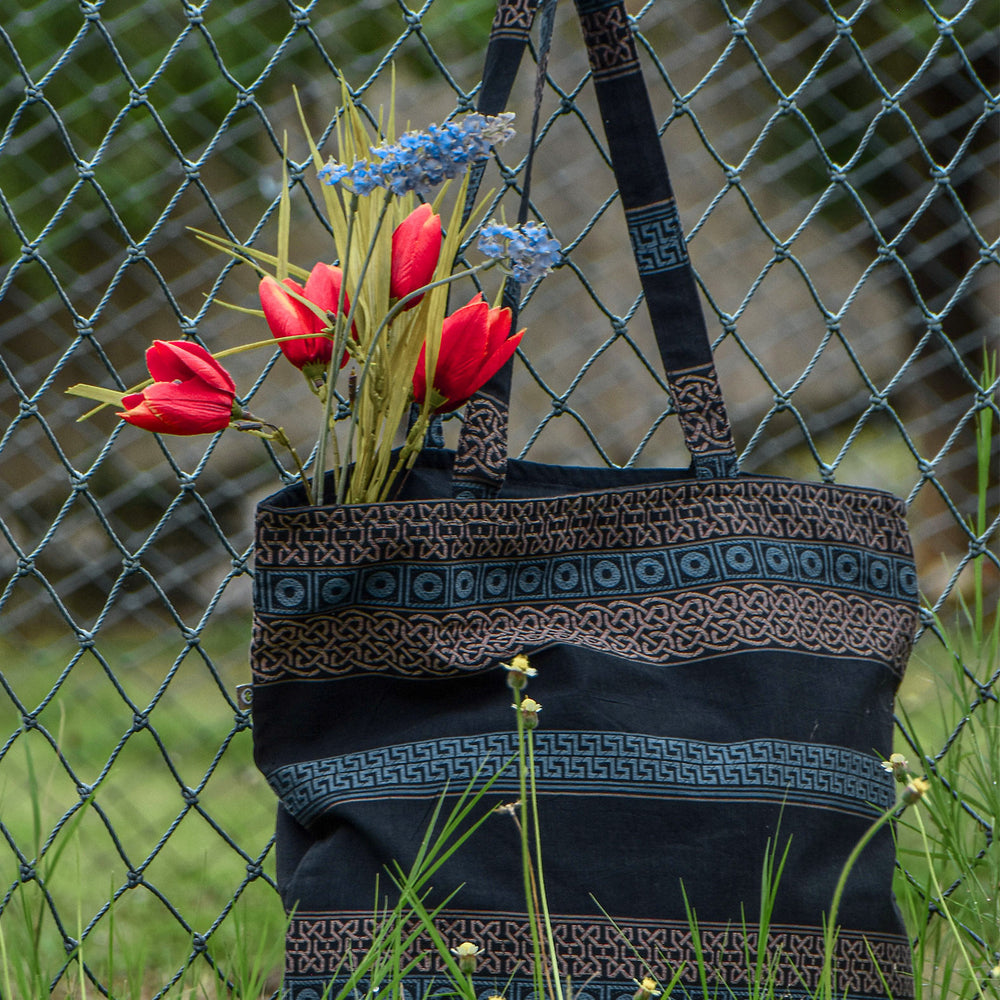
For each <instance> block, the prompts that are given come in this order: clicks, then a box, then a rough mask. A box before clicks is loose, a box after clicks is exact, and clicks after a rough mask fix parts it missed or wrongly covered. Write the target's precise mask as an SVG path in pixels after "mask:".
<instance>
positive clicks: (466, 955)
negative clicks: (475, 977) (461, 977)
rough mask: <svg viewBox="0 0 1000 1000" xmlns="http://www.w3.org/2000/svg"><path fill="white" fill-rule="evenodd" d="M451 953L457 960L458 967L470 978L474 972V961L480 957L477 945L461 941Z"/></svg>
mask: <svg viewBox="0 0 1000 1000" xmlns="http://www.w3.org/2000/svg"><path fill="white" fill-rule="evenodd" d="M451 953H452V954H453V955H454V956H455V957H456V958H457V959H458V967H459V969H461V971H462V972H464V973H465V974H466V975H467V976H471V975H472V973H473V972H475V971H476V959H477V958H478V957H479V955H480V950H479V947H478V945H474V944H473V943H472V942H471V941H463V942H462V943H461V944H460V945H459V946H458V947H457V948H452V949H451Z"/></svg>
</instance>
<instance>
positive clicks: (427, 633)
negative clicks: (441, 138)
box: [252, 0, 918, 1000]
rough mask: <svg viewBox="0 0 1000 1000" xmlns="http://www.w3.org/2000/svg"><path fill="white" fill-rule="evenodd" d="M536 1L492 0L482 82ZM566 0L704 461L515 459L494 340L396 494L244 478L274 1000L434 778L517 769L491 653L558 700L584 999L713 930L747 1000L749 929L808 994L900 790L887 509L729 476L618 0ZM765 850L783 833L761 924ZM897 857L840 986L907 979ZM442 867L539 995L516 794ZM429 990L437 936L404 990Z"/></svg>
mask: <svg viewBox="0 0 1000 1000" xmlns="http://www.w3.org/2000/svg"><path fill="white" fill-rule="evenodd" d="M534 6H535V5H534V4H531V3H526V2H524V0H521V2H509V3H508V2H507V0H501V3H500V9H499V12H498V15H497V19H496V21H495V22H494V38H493V40H492V43H491V46H490V52H489V54H488V56H487V78H488V79H487V81H486V82H484V91H485V92H484V95H483V100H484V102H485V103H486V104H487V105H489V106H491V107H493V108H500V107H502V106H503V104H504V101H505V99H506V94H505V93H504V92H503V91H504V88H509V84H510V81H511V80H512V79H513V75H514V71H516V68H517V64H518V61H519V60H520V55H521V50H522V49H523V45H524V41H525V39H526V38H527V32H528V29H529V27H530V20H531V16H532V15H533V13H534ZM577 7H578V12H579V15H580V19H581V24H582V28H583V34H584V38H585V40H586V42H587V45H588V50H589V52H590V57H591V66H592V68H593V70H594V76H595V85H596V86H597V91H598V97H599V99H600V101H601V106H602V109H603V110H604V116H605V118H606V124H607V131H608V139H609V148H610V150H611V153H612V159H613V164H614V167H615V172H616V176H617V178H618V181H619V185H620V188H621V193H622V200H623V204H624V207H625V211H626V218H627V222H628V229H629V237H630V239H631V243H632V248H633V252H634V255H635V260H636V266H637V269H638V271H639V275H640V278H641V280H642V282H643V287H644V290H645V292H646V298H647V303H648V305H649V308H650V312H651V314H652V317H653V322H654V330H655V332H656V336H657V342H658V345H659V347H660V354H661V357H662V360H663V365H664V371H665V374H666V379H667V383H668V386H669V389H670V393H671V398H672V400H673V402H674V405H675V407H676V409H677V412H678V415H679V418H680V426H681V431H682V433H683V435H684V440H685V443H686V444H687V447H688V450H689V452H690V454H691V458H692V464H691V467H690V468H688V469H672V470H670V469H646V470H639V469H581V468H572V467H566V466H555V465H539V464H534V463H529V462H523V461H518V460H508V451H507V442H506V426H507V422H506V416H507V409H508V400H509V392H510V369H509V368H508V369H506V370H505V371H504V372H502V373H500V375H498V377H497V378H496V379H494V380H492V381H491V383H490V384H489V385H487V386H486V387H485V389H484V391H483V392H482V393H481V394H480V395H479V396H478V397H476V398H474V399H473V401H472V402H471V403H470V405H469V407H468V408H467V410H466V414H465V421H464V427H463V432H462V436H461V440H460V442H459V446H458V448H457V450H456V452H451V451H448V450H445V449H443V448H438V447H432V448H428V449H426V450H425V451H424V452H423V453H422V454H421V456H420V458H419V460H418V462H417V465H416V467H415V468H414V469H413V471H412V472H411V473H410V474H409V475H408V476H407V478H406V480H405V482H404V483H403V485H402V487H401V489H400V491H399V493H398V495H397V496H395V497H394V499H393V500H392V501H390V502H388V503H380V504H369V505H357V506H340V507H338V506H329V507H322V508H316V507H311V506H308V505H307V504H306V503H305V498H304V494H303V492H302V490H301V489H300V488H299V487H291V488H289V489H286V490H284V491H282V492H280V493H278V494H276V495H275V496H273V497H271V498H270V499H268V500H266V501H264V502H263V503H262V504H261V505H260V506H259V508H258V511H257V520H256V550H255V570H254V634H253V643H252V662H253V671H254V684H255V690H254V747H255V757H256V761H257V764H258V766H259V767H260V769H261V771H262V772H263V773H264V775H265V776H266V777H267V780H268V782H269V783H270V785H271V787H272V789H273V790H274V792H275V794H276V796H277V798H278V802H279V806H278V825H277V862H278V872H277V875H278V884H279V887H280V889H281V892H282V895H283V899H284V902H285V905H286V907H287V908H288V910H289V912H290V914H291V922H290V925H289V930H288V937H287V947H286V975H285V989H286V993H287V996H288V997H289V998H290V1000H307V998H308V1000H314V998H318V997H319V996H320V995H321V994H322V992H323V990H324V989H325V988H327V986H329V985H330V984H331V983H333V984H334V987H336V986H337V985H338V983H343V981H344V979H345V977H346V973H347V970H349V969H350V968H351V967H352V966H353V965H354V964H355V963H356V962H357V960H358V959H359V958H360V956H361V955H362V954H363V953H364V951H365V949H366V947H367V944H368V942H369V941H370V939H371V935H372V930H373V915H374V913H375V911H376V908H377V907H378V906H379V900H378V899H377V897H376V885H378V886H380V892H383V893H385V894H386V895H388V896H390V897H391V895H392V894H391V891H389V890H391V883H390V881H389V880H388V879H387V877H386V869H387V866H390V865H392V864H393V863H396V864H399V865H400V866H402V867H403V869H407V868H408V867H409V866H410V865H411V864H412V863H413V861H414V858H415V856H416V853H417V850H418V846H419V844H420V842H421V838H422V837H423V835H424V833H425V831H426V829H427V826H428V824H429V822H430V820H431V817H432V815H433V812H434V809H435V807H436V805H437V804H438V803H439V801H441V800H442V797H444V798H445V799H446V800H449V799H450V800H453V799H454V796H455V795H456V794H458V792H460V791H461V790H463V789H465V788H467V787H472V788H476V787H481V785H482V783H483V782H485V781H487V780H492V779H495V783H494V784H493V785H492V786H491V788H490V791H489V793H488V794H487V795H486V797H485V801H484V803H483V808H484V809H489V808H493V807H495V806H498V805H501V804H504V803H509V802H510V801H511V800H512V799H514V798H516V797H517V794H518V785H517V782H516V774H515V773H514V772H513V771H507V770H503V769H502V768H501V765H502V764H503V763H504V762H505V761H507V760H508V759H509V758H510V756H511V754H512V753H513V752H514V750H515V742H514V740H515V735H514V721H513V719H512V716H513V713H512V711H511V698H510V693H509V691H507V689H506V687H505V683H504V680H505V671H504V670H503V667H502V664H503V663H504V662H509V661H510V659H511V658H512V657H513V656H515V655H517V654H519V653H525V654H527V655H528V656H529V657H530V660H531V665H532V666H533V667H535V668H536V669H537V670H538V676H537V677H536V678H534V679H532V681H531V683H530V694H531V696H532V697H533V698H535V699H536V700H537V701H539V702H541V703H542V705H543V706H544V712H543V713H542V715H541V716H540V722H541V726H540V728H539V729H538V730H537V732H536V733H535V740H536V754H535V774H536V781H537V791H538V808H539V824H540V829H541V837H542V857H543V859H544V866H545V886H546V892H547V897H548V903H549V907H550V910H551V915H552V917H551V920H552V932H553V936H554V938H555V941H556V945H557V950H558V954H559V956H560V963H561V965H560V968H559V969H558V970H557V971H558V973H559V975H560V976H563V977H564V976H567V975H568V976H570V977H571V980H572V983H573V987H572V995H573V996H582V997H587V998H592V1000H619V998H621V1000H624V998H626V997H629V998H631V997H632V996H633V994H634V993H635V989H636V987H635V983H634V982H633V980H635V979H642V978H643V977H644V976H646V975H652V976H654V977H655V978H657V979H658V980H660V981H661V982H663V981H666V980H668V979H669V978H670V975H671V974H672V972H673V971H675V970H676V969H678V968H681V967H682V966H683V972H682V977H681V984H682V988H683V987H691V986H695V985H697V983H698V969H697V954H698V951H699V948H700V951H701V953H702V955H703V956H704V960H705V962H706V964H707V965H708V966H709V967H710V968H711V969H712V970H713V972H712V974H711V976H712V977H714V978H711V979H710V981H711V982H712V983H713V984H714V985H717V986H718V987H719V990H720V994H719V995H720V996H722V995H724V996H727V997H737V998H739V997H741V996H745V995H747V991H748V989H749V986H750V984H749V981H748V972H747V965H748V958H747V956H748V954H750V955H751V956H753V955H754V954H755V953H756V951H757V950H758V949H759V948H762V947H766V948H767V949H768V951H769V954H770V956H771V958H772V959H773V961H774V962H775V963H776V964H775V967H774V968H775V977H776V982H775V985H776V986H777V987H778V988H779V989H780V991H781V995H782V996H788V997H805V996H807V995H809V993H810V991H811V990H814V989H815V987H816V985H817V983H818V980H819V976H820V974H821V970H822V967H823V931H822V926H823V918H824V914H825V913H826V912H827V911H828V910H829V908H830V905H831V901H832V897H833V894H834V889H835V885H836V883H837V879H838V877H839V875H840V872H841V869H842V867H843V865H844V863H845V861H846V860H847V858H848V855H849V854H850V853H851V851H852V849H853V848H854V845H855V844H856V843H857V842H858V841H859V839H860V838H861V837H862V835H863V833H864V832H865V830H866V829H867V828H868V826H869V825H870V824H871V823H872V821H873V820H874V819H875V818H877V817H878V816H879V815H880V814H881V813H882V812H884V811H885V810H886V809H887V808H889V807H891V805H892V803H893V799H894V786H893V779H892V777H891V775H890V774H889V773H887V771H886V770H885V769H884V768H883V767H882V766H881V763H880V762H881V760H882V758H884V757H887V756H888V754H889V752H890V750H891V748H892V736H893V703H894V698H895V693H896V690H897V687H898V684H899V682H900V679H901V677H902V673H903V670H904V668H905V664H906V660H907V657H908V655H909V651H910V646H911V643H912V638H913V635H914V632H915V630H916V626H917V622H918V610H917V608H918V601H917V582H916V573H915V569H914V564H913V556H912V551H911V544H910V539H909V535H908V533H907V529H906V524H905V519H904V513H905V512H904V509H903V504H902V502H901V501H900V500H897V499H896V498H894V497H892V496H890V495H888V494H885V493H882V492H879V491H874V490H866V489H858V488H852V487H847V486H837V485H832V484H826V483H823V484H821V483H803V482H794V481H790V480H786V479H779V478H768V477H763V476H749V475H744V474H741V473H739V472H738V470H737V468H736V460H735V447H734V445H733V440H732V434H731V431H730V426H729V421H728V418H727V416H726V410H725V406H724V403H723V397H722V392H721V390H720V387H719V384H718V379H717V377H716V373H715V369H714V367H713V365H712V362H711V351H710V349H709V346H708V344H709V342H708V335H707V331H706V329H705V325H704V319H703V317H702V315H701V312H700V305H699V303H698V299H697V293H696V290H695V285H694V281H693V276H692V272H691V268H690V262H689V261H688V257H687V251H686V249H685V248H684V245H683V238H682V236H681V228H680V222H679V218H678V214H677V210H676V206H675V204H674V202H673V196H672V193H671V189H670V184H669V179H668V178H667V176H666V165H665V163H664V162H663V155H662V151H661V150H660V147H659V141H658V137H657V132H656V125H655V121H654V119H653V117H652V113H651V111H650V110H649V102H648V97H647V96H646V94H645V89H644V85H643V83H642V76H641V73H640V72H639V64H638V60H637V59H636V57H635V52H636V49H635V44H634V40H633V39H632V38H631V32H630V30H629V23H628V17H627V14H626V13H625V9H624V6H623V4H621V3H620V2H618V3H608V2H595V0H578V3H577ZM508 291H509V289H508ZM330 494H332V490H331V491H329V493H328V495H330ZM768 845H772V847H773V848H775V849H776V850H777V851H778V852H779V854H780V853H781V852H783V851H784V850H785V848H786V847H787V851H788V854H787V864H786V867H785V870H784V874H783V877H782V880H781V883H780V886H779V889H778V893H777V899H776V903H775V906H774V911H773V914H772V917H771V923H770V926H769V929H768V933H767V937H766V940H761V938H762V935H761V930H760V927H759V924H758V921H759V910H760V895H761V870H762V866H763V865H764V861H765V853H766V851H767V849H768ZM893 869H894V851H893V842H892V835H891V831H890V830H889V829H888V828H883V830H882V831H881V832H880V834H879V835H877V836H876V837H875V838H874V839H873V840H872V841H871V843H870V844H869V845H868V846H867V847H866V848H865V850H864V851H863V852H862V854H861V856H860V858H859V859H858V862H857V864H856V866H855V868H854V869H853V872H852V874H851V877H850V879H849V880H848V883H847V888H846V891H845V893H844V897H843V900H842V902H841V906H840V910H839V913H838V922H839V923H840V925H841V927H842V929H841V932H840V936H839V939H838V943H837V949H836V953H835V956H834V967H835V990H836V995H837V996H839V997H843V998H845V1000H878V998H885V997H888V996H892V997H894V998H896V1000H905V998H908V997H912V995H913V989H912V970H911V968H910V955H909V947H908V942H907V939H906V936H905V934H904V931H903V926H902V923H901V921H900V919H899V915H898V913H897V910H896V907H895V905H894V901H893V898H892V892H891V883H892V875H893ZM433 885H434V891H433V893H432V895H431V898H430V899H429V901H428V903H429V905H434V904H435V902H436V901H439V900H443V899H445V898H446V897H449V896H450V898H448V902H447V906H446V907H445V908H444V909H443V910H442V912H441V913H440V914H439V915H438V919H437V928H438V930H439V931H440V933H441V934H442V936H443V938H444V940H445V941H446V942H447V944H448V945H449V946H450V947H456V946H457V945H458V944H459V943H461V942H463V941H471V942H473V943H475V944H477V945H478V946H479V948H480V949H481V952H482V955H481V958H480V961H479V967H478V971H477V978H476V989H477V991H478V993H479V995H481V996H489V995H493V994H496V995H502V996H504V997H507V998H508V1000H527V997H528V996H529V995H530V994H531V993H532V992H533V990H534V986H533V979H532V953H531V952H532V949H531V944H530V941H531V934H530V928H529V926H528V918H527V914H526V903H525V899H524V887H523V881H522V874H521V859H520V842H519V837H518V834H517V830H516V828H515V825H514V822H513V821H512V819H511V818H510V817H509V816H508V815H507V814H506V813H504V812H503V811H498V812H497V813H496V814H495V815H491V816H490V817H489V819H488V821H487V822H486V823H485V825H483V826H482V827H481V828H480V829H479V830H478V831H476V833H475V835H474V836H473V837H472V838H471V839H470V840H469V841H468V842H467V843H466V844H464V845H463V846H462V847H461V848H460V850H459V851H458V852H457V853H456V854H455V855H454V856H453V857H452V858H450V859H449V861H448V862H447V863H446V864H445V865H443V866H442V867H441V868H440V870H438V871H437V872H436V873H435V875H434V879H433ZM456 890H457V891H456ZM453 892H454V895H453V896H452V895H450V894H451V893H453ZM688 905H689V906H690V907H691V908H692V909H693V911H694V912H695V913H696V915H697V920H698V925H699V935H698V940H697V941H696V940H695V939H694V935H693V934H692V932H691V930H690V928H689V925H688V921H687V918H686V913H687V910H686V907H687V906H688ZM428 948H429V946H428V943H427V942H426V941H424V942H421V941H417V942H416V943H415V944H414V949H413V954H417V953H418V952H420V951H422V950H428ZM430 950H432V949H430ZM361 986H362V988H364V987H365V984H364V983H362V984H361ZM443 988H447V984H446V982H445V979H444V975H443V967H442V965H441V963H440V961H439V959H436V958H435V957H434V956H433V955H432V954H431V955H428V956H427V957H426V958H425V959H423V960H422V961H421V962H420V963H418V964H417V965H416V967H415V968H414V969H413V970H411V972H410V973H409V974H408V976H407V979H406V986H405V992H406V998H407V1000H424V998H425V997H426V998H429V997H430V996H431V995H433V994H434V993H435V992H436V991H439V990H441V989H443ZM681 995H685V994H683V993H682V992H678V993H677V996H678V997H680V996H681Z"/></svg>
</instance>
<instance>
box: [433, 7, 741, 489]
mask: <svg viewBox="0 0 1000 1000" xmlns="http://www.w3.org/2000/svg"><path fill="white" fill-rule="evenodd" d="M544 2H545V3H550V2H551V0H544ZM575 3H576V7H577V13H578V15H579V18H580V25H581V28H582V30H583V35H584V40H585V42H586V45H587V53H588V56H589V59H590V67H591V71H592V74H593V78H594V86H595V90H596V93H597V100H598V106H599V108H600V111H601V117H602V119H603V121H604V130H605V135H606V137H607V140H608V149H609V152H610V154H611V163H612V167H613V169H614V173H615V178H616V181H617V183H618V189H619V192H620V195H621V199H622V207H623V208H624V210H625V218H626V222H627V225H628V232H629V238H630V240H631V243H632V250H633V254H634V257H635V262H636V266H637V268H638V271H639V277H640V281H641V283H642V289H643V292H644V295H645V298H646V306H647V309H648V310H649V314H650V318H651V319H652V325H653V331H654V334H655V337H656V343H657V347H658V349H659V353H660V358H661V360H662V363H663V368H664V372H665V373H666V380H667V386H668V388H669V391H670V396H671V400H672V402H673V405H674V408H675V409H676V411H677V414H678V417H679V419H680V424H681V429H682V432H683V435H684V442H685V444H686V445H687V448H688V451H689V452H690V453H691V457H692V471H693V473H694V474H695V475H696V476H697V477H698V478H699V479H708V478H716V477H720V476H731V475H735V474H736V472H737V460H736V448H735V444H734V442H733V436H732V430H731V427H730V424H729V418H728V416H727V414H726V409H725V405H724V403H723V399H722V391H721V388H720V386H719V380H718V375H717V373H716V370H715V366H714V364H713V360H712V349H711V342H710V340H709V336H708V328H707V327H706V325H705V318H704V314H703V312H702V309H701V302H700V301H699V298H698V290H697V285H696V283H695V279H694V272H693V270H692V268H691V262H690V259H689V257H688V254H687V248H686V246H685V242H684V235H683V231H682V229H681V224H680V218H679V215H678V211H677V205H676V202H675V200H674V195H673V189H672V188H671V185H670V178H669V175H668V173H667V164H666V160H665V158H664V156H663V150H662V148H661V145H660V138H659V133H658V131H657V127H656V119H655V117H654V115H653V110H652V107H651V105H650V102H649V95H648V93H647V90H646V84H645V80H644V79H643V75H642V70H641V67H640V64H639V58H638V51H637V49H636V44H635V38H634V36H633V33H632V28H631V25H630V23H629V17H628V13H627V11H626V9H625V4H624V2H623V0H575ZM536 6H537V4H536V3H534V2H532V0H499V2H498V6H497V14H496V17H495V18H494V21H493V27H492V29H491V32H490V44H489V48H488V51H487V57H486V66H485V69H484V75H483V86H482V90H481V92H480V101H479V109H480V110H481V111H482V112H483V113H484V114H496V113H498V112H499V111H501V110H503V107H504V106H505V105H506V102H507V98H508V97H509V94H510V89H511V87H512V85H513V81H514V77H515V75H516V73H517V69H518V65H519V63H520V59H521V55H522V53H523V51H524V47H525V45H526V43H527V40H528V33H529V31H530V28H531V22H532V20H533V18H534V11H535V8H536ZM552 6H553V7H554V3H552ZM549 10H550V8H548V9H547V10H546V13H549ZM549 17H551V14H549ZM549 29H550V30H551V22H550V24H549ZM539 69H540V73H539V76H540V79H544V76H543V74H544V63H543V60H542V59H541V58H540V67H539ZM470 180H474V181H476V183H477V185H478V178H471V179H470ZM470 186H471V185H470ZM512 284H513V283H512V282H508V284H507V285H506V286H505V289H504V304H505V305H510V304H511V301H512V300H513V302H516V301H517V300H518V299H519V292H518V290H517V288H516V285H515V286H514V287H513V288H512V287H511V285H512ZM512 367H513V365H512V362H511V363H509V364H508V365H506V366H505V369H504V370H502V371H501V372H498V373H497V376H495V377H494V378H493V379H491V380H490V382H488V383H487V384H486V385H485V386H484V387H483V388H482V389H481V390H480V391H479V393H478V394H477V395H476V396H474V397H473V398H472V399H471V400H470V401H469V403H468V405H467V407H466V412H465V421H464V424H463V428H462V432H461V435H460V438H459V444H458V448H457V452H456V456H455V471H454V482H453V489H454V495H455V496H456V497H459V498H471V497H483V496H495V495H496V494H497V493H498V492H499V490H500V488H501V487H502V485H503V481H504V478H505V476H506V462H507V413H508V407H509V400H510V384H511V370H512Z"/></svg>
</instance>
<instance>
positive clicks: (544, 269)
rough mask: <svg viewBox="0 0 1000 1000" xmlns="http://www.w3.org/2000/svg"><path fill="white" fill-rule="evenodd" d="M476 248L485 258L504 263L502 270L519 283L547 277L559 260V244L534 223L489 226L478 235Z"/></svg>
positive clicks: (489, 224)
mask: <svg viewBox="0 0 1000 1000" xmlns="http://www.w3.org/2000/svg"><path fill="white" fill-rule="evenodd" d="M476 245H477V247H478V248H479V252H480V253H482V254H484V255H485V256H487V257H490V258H492V259H494V260H503V261H507V265H506V267H505V268H504V269H505V270H509V271H510V273H511V275H512V276H513V278H514V280H515V281H521V282H528V281H531V280H533V279H534V278H540V277H542V276H543V275H546V274H548V273H549V272H550V271H551V270H552V268H553V267H555V265H556V264H558V263H559V261H560V260H561V259H562V247H561V246H560V244H559V241H558V240H557V239H554V238H553V237H552V234H551V233H550V232H549V231H548V229H547V228H546V227H545V226H541V225H539V224H538V223H537V222H526V223H525V224H524V225H523V226H516V227H515V226H507V225H504V224H502V223H498V222H490V223H488V224H487V225H485V226H483V228H482V229H481V230H480V231H479V242H478V243H477V244H476Z"/></svg>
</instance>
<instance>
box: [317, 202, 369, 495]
mask: <svg viewBox="0 0 1000 1000" xmlns="http://www.w3.org/2000/svg"><path fill="white" fill-rule="evenodd" d="M357 208H358V196H357V195H356V194H352V195H351V210H350V212H348V214H347V240H346V243H347V245H346V246H345V247H344V253H343V255H342V256H341V260H340V295H339V296H338V299H337V320H336V324H335V329H336V335H335V336H334V338H333V353H332V354H331V355H330V363H329V364H328V365H327V367H326V399H325V400H324V401H323V419H322V420H321V421H320V425H319V441H318V442H317V443H316V466H315V475H314V477H313V478H314V479H315V480H316V505H317V506H318V507H322V506H323V501H324V499H325V497H324V493H325V492H326V446H327V440H328V439H329V438H330V437H331V436H333V437H334V449H335V450H336V451H337V452H338V455H337V457H338V459H339V457H340V456H339V450H340V449H339V447H338V445H337V442H336V436H335V435H334V433H333V428H332V427H331V423H332V420H333V399H334V397H335V396H336V393H335V392H334V391H333V387H334V383H335V381H336V378H337V372H338V371H340V358H341V356H342V355H343V352H344V343H345V342H346V340H347V331H348V330H350V328H351V327H350V323H349V322H347V321H344V296H345V295H346V294H347V269H348V264H349V262H350V255H351V238H352V236H353V235H354V215H355V212H356V211H357ZM358 286H359V288H360V282H359V285H358ZM354 297H355V299H357V297H358V296H357V293H355V295H354ZM350 318H351V317H347V320H350ZM339 468H340V463H339V461H338V462H337V464H336V466H335V472H334V485H335V486H336V487H337V490H338V492H339V489H340V484H339V483H338V482H337V479H336V477H337V475H339V472H337V471H336V470H339Z"/></svg>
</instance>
